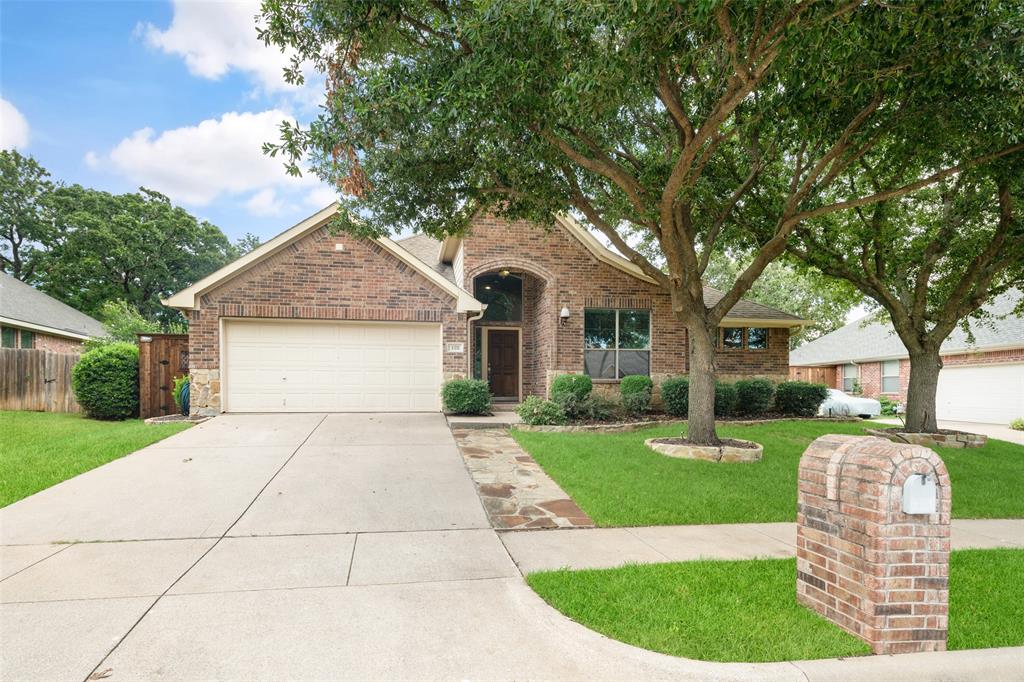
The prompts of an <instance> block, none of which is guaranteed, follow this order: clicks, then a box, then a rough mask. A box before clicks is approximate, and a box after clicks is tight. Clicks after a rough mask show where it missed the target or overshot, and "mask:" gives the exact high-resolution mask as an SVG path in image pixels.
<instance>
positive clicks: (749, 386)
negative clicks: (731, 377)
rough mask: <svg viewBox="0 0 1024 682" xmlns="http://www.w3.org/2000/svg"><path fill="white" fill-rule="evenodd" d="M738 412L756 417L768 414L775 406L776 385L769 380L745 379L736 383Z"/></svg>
mask: <svg viewBox="0 0 1024 682" xmlns="http://www.w3.org/2000/svg"><path fill="white" fill-rule="evenodd" d="M736 393H737V394H738V395H737V397H738V400H737V402H736V411H737V412H738V413H739V414H745V415H751V416H756V415H760V414H764V413H766V412H767V411H768V410H770V409H771V408H772V405H774V404H775V384H773V383H772V382H770V381H768V380H767V379H743V380H741V381H737V382H736Z"/></svg>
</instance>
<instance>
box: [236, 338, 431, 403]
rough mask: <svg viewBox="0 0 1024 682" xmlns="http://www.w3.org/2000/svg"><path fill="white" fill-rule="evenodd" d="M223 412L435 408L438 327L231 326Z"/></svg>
mask: <svg viewBox="0 0 1024 682" xmlns="http://www.w3.org/2000/svg"><path fill="white" fill-rule="evenodd" d="M224 336H225V338H224V340H223V349H224V356H225V357H224V363H223V364H224V368H225V373H224V376H225V386H224V390H225V397H226V401H225V409H226V410H227V411H228V412H320V411H325V412H434V411H437V410H440V397H439V393H440V390H441V328H440V325H437V324H391V323H373V322H295V321H280V322H273V321H267V320H260V321H251V320H244V321H243V320H228V321H225V323H224Z"/></svg>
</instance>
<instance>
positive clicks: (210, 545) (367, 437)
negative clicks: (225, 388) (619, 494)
mask: <svg viewBox="0 0 1024 682" xmlns="http://www.w3.org/2000/svg"><path fill="white" fill-rule="evenodd" d="M62 543H63V544H62ZM0 545H2V546H0V569H2V572H0V575H2V576H3V578H2V581H0V679H4V680H8V679H10V680H34V679H39V680H78V681H83V680H86V679H90V678H91V679H106V680H140V679H143V680H149V679H164V680H197V679H204V680H205V679H225V680H236V679H237V680H250V679H268V680H269V679H272V680H285V679H296V680H313V679H317V680H319V679H396V678H399V679H453V678H458V679H467V678H491V679H517V680H521V679H538V678H540V679H588V680H594V679H637V678H642V679H674V680H698V679H699V680H726V679H729V680H734V679H744V680H762V679H763V680H769V679H770V680H806V679H808V677H812V678H813V677H814V676H813V675H805V671H804V670H802V669H801V668H799V667H797V665H794V664H790V663H778V664H765V665H753V664H716V663H703V662H698V661H688V660H685V659H678V658H672V657H669V656H663V655H660V654H654V653H651V652H648V651H644V650H641V649H637V648H634V647H631V646H628V645H625V644H621V643H619V642H615V641H612V640H609V639H607V638H605V637H603V636H601V635H598V634H597V633H594V632H591V631H590V630H587V629H585V628H583V627H582V626H580V625H577V624H576V623H573V622H572V621H570V620H568V619H567V618H565V617H563V616H562V615H561V614H559V613H558V612H556V611H554V610H553V609H551V608H550V607H548V606H547V605H546V604H545V603H544V602H543V601H542V600H541V599H540V598H539V597H537V595H536V594H534V593H533V591H532V590H530V588H529V587H528V586H527V585H526V584H525V582H524V581H523V579H522V577H521V575H520V574H519V572H518V570H517V569H516V567H515V565H514V564H513V562H512V560H511V559H510V557H509V555H508V553H507V552H506V550H505V547H504V546H503V544H502V542H501V541H500V540H499V538H498V537H497V535H496V533H495V532H494V531H493V530H492V529H491V528H490V526H489V525H488V522H487V519H486V516H485V514H484V511H483V508H482V506H481V503H480V500H479V498H478V497H477V494H476V491H475V489H474V484H473V482H472V480H471V479H470V477H469V475H468V473H467V471H466V469H465V467H464V465H463V462H462V458H461V456H460V454H459V452H458V450H457V449H456V445H455V442H454V440H453V439H452V436H451V433H450V432H449V430H448V428H447V426H446V423H445V420H444V418H443V417H442V416H441V415H439V414H392V415H341V414H332V415H323V414H295V415H237V416H236V415H227V416H221V417H218V418H217V419H214V420H212V421H210V422H207V423H205V424H202V425H200V426H197V427H194V428H192V429H190V430H188V431H186V432H183V433H181V434H178V435H176V436H173V437H171V438H168V439H167V440H165V441H162V442H161V443H159V444H157V445H154V446H152V447H149V448H146V449H144V450H142V451H139V452H137V453H135V454H132V455H130V456H128V457H125V458H124V459H121V460H118V461H116V462H112V463H110V464H107V465H105V466H103V467H100V468H98V469H95V470H93V471H90V472H88V473H86V474H83V475H81V476H78V477H76V478H74V479H71V480H69V481H66V482H64V483H61V484H59V485H57V486H54V487H53V488H51V489H49V490H46V491H43V492H41V493H39V494H37V495H33V496H32V497H30V498H27V499H25V500H22V501H20V502H17V503H15V504H13V505H11V506H9V507H7V508H5V509H3V510H0ZM961 658H962V657H961ZM961 658H953V659H947V660H950V661H953V662H958V661H960V660H961ZM975 665H976V664H975V663H974V662H972V661H971V660H963V662H962V664H960V666H959V668H957V667H956V666H953V668H949V667H948V666H947V667H946V668H944V670H946V671H948V670H955V669H962V670H967V669H972V670H973V669H975V668H974V667H971V666H975ZM833 673H834V671H832V670H828V674H829V675H830V676H834V675H833ZM876 677H877V678H878V679H884V678H885V675H884V674H882V675H876Z"/></svg>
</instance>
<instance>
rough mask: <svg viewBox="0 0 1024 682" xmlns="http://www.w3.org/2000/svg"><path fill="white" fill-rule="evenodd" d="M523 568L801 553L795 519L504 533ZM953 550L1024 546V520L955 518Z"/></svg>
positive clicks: (608, 566) (620, 564)
mask: <svg viewBox="0 0 1024 682" xmlns="http://www.w3.org/2000/svg"><path fill="white" fill-rule="evenodd" d="M501 539H502V542H504V543H505V548H506V549H508V552H509V554H510V555H511V556H512V559H513V560H514V561H515V562H516V565H517V566H518V567H519V570H520V571H522V572H523V573H524V574H525V573H532V572H534V571H550V570H554V569H558V568H575V569H585V568H613V567H615V566H622V565H624V564H627V563H644V564H651V563H664V562H669V561H694V560H697V559H757V558H766V557H767V558H785V557H793V556H796V524H795V523H737V524H721V525H710V526H647V527H642V528H591V529H585V530H574V531H571V532H570V531H566V532H558V533H501ZM952 546H953V549H954V550H956V549H994V548H1001V547H1015V548H1024V519H953V528H952Z"/></svg>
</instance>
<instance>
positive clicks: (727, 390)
mask: <svg viewBox="0 0 1024 682" xmlns="http://www.w3.org/2000/svg"><path fill="white" fill-rule="evenodd" d="M738 400H739V393H738V392H737V390H736V385H735V384H724V383H722V382H715V416H716V417H728V416H730V415H732V414H735V412H736V403H737V401H738Z"/></svg>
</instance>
